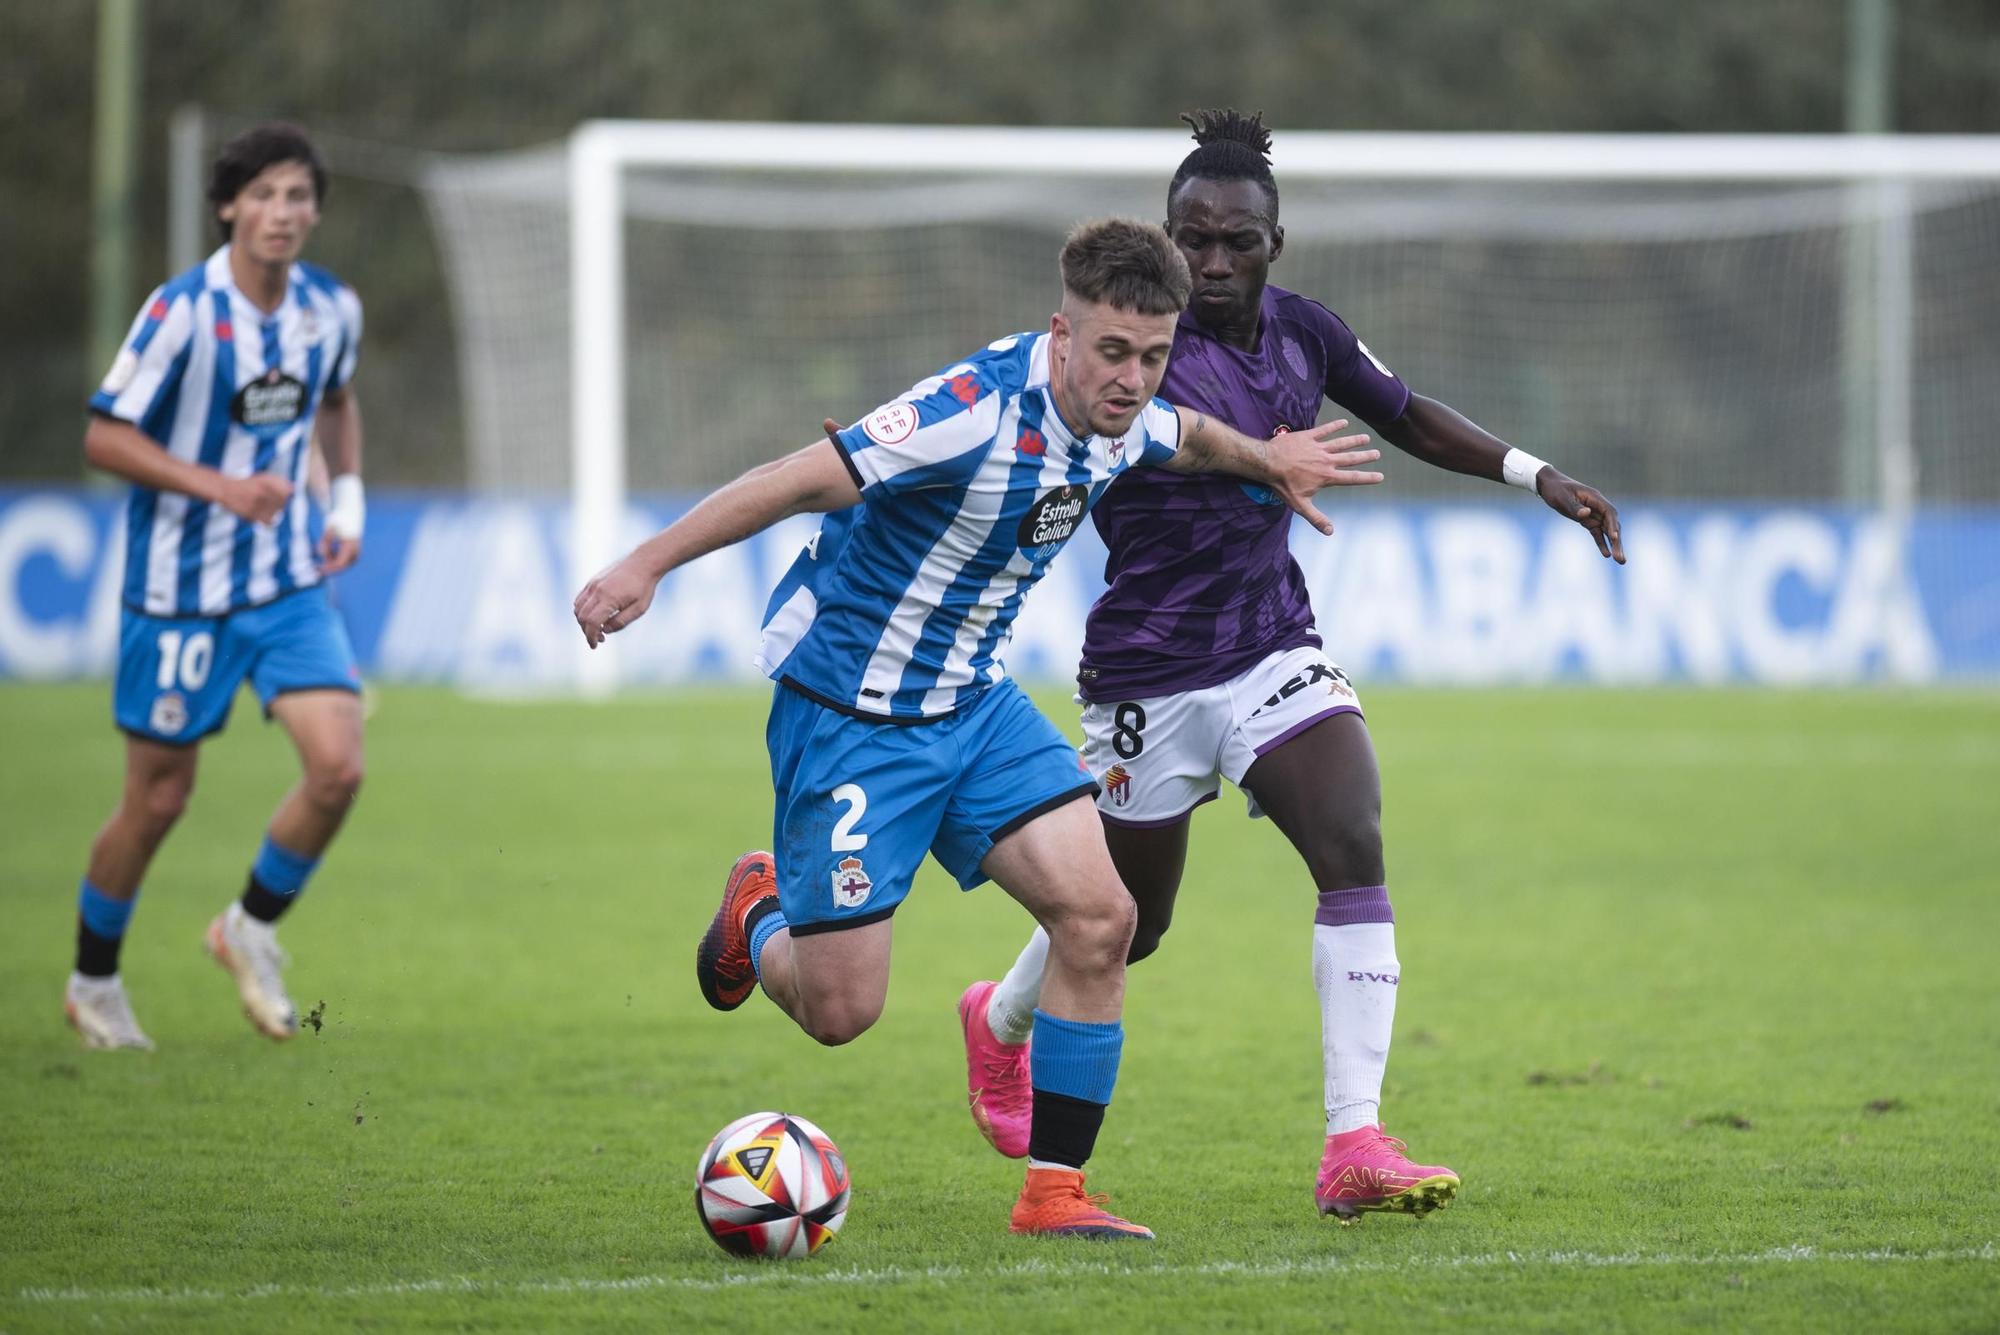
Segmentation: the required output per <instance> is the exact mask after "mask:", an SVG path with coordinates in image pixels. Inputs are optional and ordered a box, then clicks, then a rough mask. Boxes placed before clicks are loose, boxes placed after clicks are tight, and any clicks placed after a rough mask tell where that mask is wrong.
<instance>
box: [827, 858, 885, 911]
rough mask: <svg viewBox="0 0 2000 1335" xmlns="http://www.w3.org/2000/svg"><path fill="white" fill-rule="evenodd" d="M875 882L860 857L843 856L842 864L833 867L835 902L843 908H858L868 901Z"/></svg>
mask: <svg viewBox="0 0 2000 1335" xmlns="http://www.w3.org/2000/svg"><path fill="white" fill-rule="evenodd" d="M874 889H875V882H873V881H871V880H869V879H868V870H867V868H865V867H863V866H862V865H861V859H860V858H842V859H841V860H840V865H839V866H837V867H835V868H834V869H833V902H834V904H835V906H836V907H839V908H843V909H858V908H860V907H861V906H862V905H863V904H865V903H867V902H868V896H869V895H870V894H872V893H873V892H874Z"/></svg>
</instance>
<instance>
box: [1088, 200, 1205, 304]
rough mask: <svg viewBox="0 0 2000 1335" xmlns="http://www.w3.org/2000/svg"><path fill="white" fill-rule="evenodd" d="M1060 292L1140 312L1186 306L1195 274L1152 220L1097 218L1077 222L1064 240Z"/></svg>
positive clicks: (1192, 287) (1192, 288)
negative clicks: (1061, 290) (1149, 221)
mask: <svg viewBox="0 0 2000 1335" xmlns="http://www.w3.org/2000/svg"><path fill="white" fill-rule="evenodd" d="M1062 282H1063V291H1064V292H1065V293H1067V294H1068V295H1070V296H1073V297H1077V298H1080V299H1082V300H1084V301H1090V302H1098V303H1101V304H1103V305H1106V306H1115V307H1117V308H1118V309H1119V310H1124V311H1132V312H1134V313H1136V314H1139V315H1176V314H1179V313H1180V312H1181V311H1183V310H1186V309H1187V303H1188V294H1189V293H1191V292H1192V291H1193V290H1194V279H1193V277H1192V276H1190V275H1189V273H1188V267H1187V261H1186V260H1184V259H1182V258H1181V253H1180V251H1179V250H1178V249H1177V248H1176V247H1175V246H1174V243H1173V242H1172V241H1171V240H1169V239H1168V237H1167V234H1166V233H1165V232H1164V231H1162V230H1160V229H1159V228H1158V227H1155V226H1154V225H1153V224H1152V223H1143V222H1139V221H1136V220H1135V219H1132V218H1100V219H1098V220H1097V221H1096V222H1087V223H1083V224H1081V225H1079V226H1078V227H1077V229H1076V230H1075V231H1073V232H1071V233H1070V234H1069V239H1068V240H1067V241H1065V242H1063V248H1062Z"/></svg>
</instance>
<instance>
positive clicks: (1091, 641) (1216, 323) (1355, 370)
mask: <svg viewBox="0 0 2000 1335" xmlns="http://www.w3.org/2000/svg"><path fill="white" fill-rule="evenodd" d="M1183 119H1186V120H1187V121H1188V122H1189V124H1190V125H1191V126H1193V128H1194V131H1195V136H1194V137H1195V141H1196V144H1197V147H1196V148H1195V150H1194V151H1193V152H1192V153H1190V154H1188V156H1187V157H1186V159H1184V160H1183V162H1182V163H1181V166H1180V169H1179V171H1177V172H1176V173H1175V175H1174V179H1173V181H1172V183H1171V185H1170V186H1169V187H1168V191H1167V231H1168V233H1169V235H1170V236H1172V238H1173V240H1174V242H1175V244H1176V245H1177V246H1178V247H1179V249H1180V251H1181V253H1182V255H1183V256H1184V257H1185V258H1186V259H1187V262H1188V265H1189V268H1190V270H1191V271H1192V273H1193V279H1194V294H1193V300H1192V302H1191V303H1190V305H1189V308H1188V310H1187V312H1186V313H1185V314H1184V315H1183V316H1182V317H1181V319H1180V321H1179V325H1178V327H1177V329H1176V332H1175V338H1174V351H1173V358H1172V361H1171V363H1170V364H1169V366H1168V368H1167V374H1166V378H1165V380H1164V381H1163V382H1162V384H1161V393H1162V394H1163V395H1164V396H1166V397H1168V398H1170V399H1173V400H1174V401H1175V402H1179V403H1183V404H1187V405H1190V406H1193V407H1197V408H1200V409H1202V410H1203V411H1206V412H1211V413H1214V414H1216V415H1217V416H1219V417H1221V418H1222V419H1223V420H1224V421H1227V422H1229V423H1230V424H1231V425H1233V426H1236V427H1238V428H1240V429H1242V430H1243V431H1246V432H1248V433H1250V434H1251V435H1257V436H1271V435H1274V434H1278V433H1283V432H1286V431H1292V430H1297V429H1299V428H1301V427H1305V426H1308V425H1310V424H1311V423H1312V422H1313V421H1314V420H1315V419H1316V418H1317V416H1318V415H1319V408H1320V403H1321V400H1322V398H1327V399H1332V400H1334V401H1335V402H1337V403H1339V404H1341V405H1342V406H1343V407H1345V408H1347V409H1348V410H1350V411H1352V412H1353V413H1354V414H1355V415H1356V416H1357V417H1359V418H1361V419H1362V420H1364V421H1366V422H1368V423H1369V424H1370V426H1371V427H1373V428H1374V430H1375V431H1376V432H1377V433H1379V434H1380V435H1381V436H1383V437H1384V438H1386V439H1387V440H1389V441H1390V442H1391V443H1393V444H1395V445H1397V446H1399V447H1400V448H1402V449H1403V450H1405V451H1407V452H1408V453H1410V454H1412V455H1414V456H1415V457H1417V458H1419V459H1422V460H1423V461H1425V462H1426V463H1430V464H1435V465H1437V466H1438V467H1440V468H1448V469H1451V470H1453V471H1455V472H1460V473H1468V474H1471V475H1473V476H1475V477H1485V478H1490V479H1492V480H1494V481H1506V482H1510V483H1514V484H1516V485H1520V486H1523V487H1527V488H1530V489H1533V490H1535V491H1536V492H1537V494H1539V495H1540V496H1541V497H1542V499H1543V500H1544V501H1545V502H1547V504H1548V505H1549V506H1550V507H1551V508H1552V509H1554V510H1555V511H1556V512H1557V513H1558V514H1561V515H1563V516H1565V517H1566V518H1570V519H1573V520H1575V521H1576V522H1577V523H1579V524H1581V525H1582V526H1583V527H1584V528H1585V529H1586V530H1588V531H1589V532H1590V534H1591V536H1592V537H1593V538H1594V539H1595V540H1596V542H1597V545H1598V549H1599V550H1600V551H1601V552H1602V553H1603V554H1604V555H1605V556H1607V557H1612V558H1614V559H1616V560H1618V561H1619V562H1621V563H1622V562H1623V561H1624V559H1625V553H1624V547H1623V545H1622V543H1621V542H1620V538H1619V532H1618V515H1617V512H1616V511H1615V510H1614V509H1613V508H1612V506H1611V504H1610V502H1608V501H1606V500H1605V499H1604V497H1603V496H1602V495H1600V494H1599V493H1598V492H1596V491H1595V490H1593V489H1592V488H1590V487H1586V486H1583V485H1582V484H1580V483H1578V482H1575V481H1573V480H1572V479H1570V478H1568V477H1565V476H1564V475H1563V474H1562V473H1560V472H1559V471H1557V470H1556V469H1554V468H1552V467H1550V466H1549V465H1547V464H1544V463H1543V462H1542V461H1541V460H1539V459H1535V458H1533V457H1532V456H1530V455H1527V454H1525V453H1524V452H1523V451H1520V450H1516V449H1513V448H1511V447H1509V446H1508V445H1507V443H1506V442H1504V441H1502V440H1499V439H1498V438H1496V437H1494V436H1492V435H1489V434H1488V433H1487V432H1485V431H1483V430H1481V429H1480V428H1479V427H1477V426H1475V425H1473V424H1472V423H1471V422H1469V421H1467V420H1466V419H1465V418H1463V417H1461V416H1459V415H1458V414H1457V413H1455V412H1453V411H1452V410H1451V409H1450V408H1448V407H1446V406H1445V405H1444V404H1441V403H1438V402H1436V401H1434V400H1431V399H1427V398H1424V397H1422V396H1421V395H1416V394H1412V393H1411V392H1410V391H1409V390H1408V389H1407V388H1406V387H1405V386H1404V384H1403V383H1402V381H1401V380H1400V379H1398V378H1397V377H1396V376H1395V375H1394V374H1392V373H1391V372H1390V371H1389V369H1388V368H1387V367H1386V366H1383V365H1382V364H1381V362H1379V361H1378V360H1377V359H1376V358H1375V356H1374V354H1373V353H1371V352H1369V350H1368V348H1367V347H1366V346H1365V345H1364V344H1363V343H1362V342H1361V341H1360V340H1359V339H1358V338H1356V337H1355V335H1354V333H1353V332H1352V331H1351V330H1349V329H1348V327H1347V326H1346V324H1344V323H1343V322H1342V321H1341V320H1340V319H1339V317H1337V316H1335V315H1334V314H1333V313H1332V312H1331V311H1329V310H1327V309H1326V308H1325V307H1324V306H1322V305H1320V304H1319V303H1318V302H1316V301H1312V300H1310V299H1308V298H1305V297H1302V296H1298V295H1295V294H1293V293H1290V292H1286V291H1284V290H1282V289H1280V288H1276V287H1272V286H1269V285H1268V284H1267V281H1266V280H1267V276H1268V271H1269V267H1270V264H1271V262H1272V261H1273V260H1275V259H1277V258H1278V256H1279V254H1280V253H1281V252H1282V251H1283V249H1284V239H1285V234H1284V229H1283V228H1281V227H1280V226H1279V225H1278V186H1277V182H1276V180H1275V179H1274V178H1273V177H1272V175H1271V168H1270V161H1269V151H1270V145H1271V137H1270V132H1269V131H1268V130H1266V129H1265V127H1264V125H1263V120H1262V117H1261V115H1257V116H1242V115H1239V114H1237V113H1236V112H1234V111H1223V112H1208V111H1205V112H1197V113H1195V114H1194V115H1193V116H1189V117H1184V118H1183ZM1273 501H1274V498H1273V497H1272V496H1271V495H1270V493H1269V492H1268V491H1267V490H1265V489H1263V488H1259V487H1255V486H1246V485H1243V484H1242V483H1240V482H1238V481H1237V480H1236V479H1234V478H1225V477H1214V476H1192V477H1188V476H1170V475H1166V474H1162V473H1159V472H1157V471H1156V472H1152V473H1147V474H1135V475H1133V476H1131V477H1129V478H1123V479H1120V480H1119V481H1118V483H1117V484H1116V485H1115V486H1113V487H1112V488H1111V490H1110V492H1109V493H1108V494H1107V495H1106V497H1105V499H1104V502H1103V504H1102V505H1101V506H1099V507H1098V509H1097V510H1096V511H1095V512H1094V518H1095V521H1096V523H1097V526H1098V530H1099V532H1100V533H1102V535H1103V537H1104V540H1105V545H1106V546H1107V547H1108V548H1109V549H1110V562H1109V568H1108V573H1109V582H1110V588H1109V589H1107V590H1106V592H1105V594H1104V596H1103V597H1102V598H1100V599H1099V600H1098V602H1097V605H1096V606H1095V607H1093V608H1092V609H1091V613H1090V619H1089V622H1088V624H1087V627H1086V631H1085V639H1084V649H1083V664H1082V668H1081V671H1080V672H1079V674H1078V681H1079V686H1080V692H1081V698H1082V699H1083V701H1085V702H1086V708H1085V710H1084V716H1083V724H1084V735H1085V739H1086V740H1085V746H1084V759H1085V762H1086V764H1087V765H1088V767H1089V769H1090V771H1091V773H1092V774H1093V775H1094V776H1095V777H1097V778H1098V780H1099V782H1100V785H1101V792H1100V796H1099V798H1098V810H1099V814H1100V816H1101V817H1102V818H1103V821H1104V825H1105V834H1106V837H1107V840H1108V843H1109V846H1110V850H1111V854H1112V859H1113V861H1114V863H1115V864H1116V866H1117V868H1118V872H1119V875H1120V876H1121V877H1122V878H1123V880H1124V882H1125V884H1126V885H1127V886H1128V887H1129V888H1130V889H1131V891H1132V893H1133V896H1134V897H1135V898H1136V900H1137V902H1138V914H1139V925H1138V930H1137V932H1136V933H1135V935H1134V938H1133V944H1132V954H1131V958H1132V960H1134V961H1136V960H1140V959H1144V958H1145V957H1146V956H1147V955H1149V954H1151V953H1152V952H1153V951H1154V950H1155V949H1157V948H1158V946H1159V943H1160V938H1161V936H1162V934H1164V933H1165V932H1166V930H1167V925H1168V923H1169V922H1170V921H1171V920H1172V917H1173V905H1174V897H1175V895H1176V893H1177V892H1178V890H1179V888H1180V881H1181V873H1182V869H1183V867H1184V866H1185V864H1186V858H1187V840H1188V817H1189V815H1190V813H1191V812H1192V811H1193V809H1194V808H1195V807H1196V806H1198V805H1200V804H1201V803H1203V802H1206V801H1208V800H1210V799H1212V798H1213V797H1215V796H1216V794H1217V792H1218V791H1219V785H1220V781H1221V779H1223V778H1227V779H1229V780H1230V782H1232V783H1235V784H1237V785H1238V786H1239V787H1240V788H1242V790H1243V791H1244V792H1245V793H1246V794H1247V795H1248V797H1249V800H1250V810H1251V813H1252V814H1253V815H1268V816H1269V817H1270V818H1271V819H1272V821H1273V822H1275V823H1276V824H1277V826H1278V828H1279V829H1280V830H1281V831H1283V832H1284V834H1285V837H1286V838H1287V839H1289V840H1291V842H1292V844H1293V846H1294V847H1296V848H1297V849H1298V851H1299V854H1300V856H1301V857H1302V858H1304V860H1305V863H1306V867H1307V870H1308V872H1309V874H1310V875H1311V876H1312V879H1313V882H1314V884H1315V886H1316V888H1317V890H1318V905H1317V909H1316V913H1315V917H1314V926H1313V929H1312V940H1313V946H1312V956H1313V981H1314V986H1315V988H1316V989H1317V991H1318V993H1319V1001H1320V1014H1321V1034H1322V1044H1323V1058H1324V1073H1325V1082H1326V1118H1327V1121H1326V1143H1325V1148H1324V1153H1323V1156H1322V1159H1321V1163H1320V1171H1319V1175H1318V1178H1317V1180H1316V1183H1315V1189H1314V1196H1315V1200H1316V1202H1317V1203H1318V1205H1319V1208H1320V1210H1321V1212H1322V1213H1328V1214H1337V1215H1339V1216H1341V1217H1342V1218H1343V1219H1352V1218H1354V1217H1357V1216H1358V1215H1359V1214H1360V1213H1361V1212H1363V1211H1368V1210H1402V1211H1408V1212H1412V1213H1423V1212H1425V1211H1428V1210H1430V1209H1433V1208H1435V1207H1436V1206H1438V1205H1441V1204H1444V1203H1446V1202H1448V1201H1449V1200H1450V1198H1451V1196H1452V1194H1453V1193H1454V1192H1456V1190H1457V1188H1458V1185H1459V1180H1458V1176H1457V1174H1455V1173H1453V1172H1452V1171H1451V1170H1450V1169H1448V1168H1445V1167H1442V1166H1439V1165H1424V1164H1416V1163H1412V1162H1411V1161H1410V1160H1409V1158H1408V1157H1407V1155H1406V1153H1405V1151H1404V1147H1403V1145H1402V1142H1400V1141H1397V1140H1394V1139H1392V1138H1390V1137H1389V1136H1387V1135H1386V1134H1385V1133H1384V1132H1383V1130H1382V1128H1381V1126H1380V1124H1379V1122H1380V1104H1381V1096H1382V1077H1383V1072H1384V1070H1385V1068H1386V1066H1387V1063H1388V1054H1389V1039H1390V1031H1391V1029H1392V1027H1393V1022H1394V1018H1395V1006H1396V994H1397V989H1398V987H1399V986H1400V983H1401V975H1402V966H1401V964H1400V963H1399V962H1398V960H1397V957H1396V945H1395V925H1394V924H1395V917H1394V914H1393V913H1392V912H1391V911H1390V906H1389V891H1388V886H1387V877H1386V874H1385V870H1384V863H1383V857H1382V837H1381V824H1380V817H1381V780H1380V777H1379V775H1378V774H1377V771H1376V765H1375V753H1374V749H1373V746H1372V745H1371V743H1370V741H1369V736H1368V729H1367V726H1366V725H1365V724H1364V723H1363V721H1362V715H1361V704H1360V700H1359V698H1358V697H1357V696H1356V694H1355V691H1354V688H1353V685H1352V683H1350V682H1349V681H1348V679H1347V675H1346V674H1345V673H1344V672H1342V671H1341V670H1340V668H1338V667H1337V666H1335V665H1334V664H1333V663H1332V662H1331V661H1329V660H1328V658H1327V657H1326V655H1325V654H1324V653H1323V652H1322V651H1321V649H1320V640H1319V636H1318V634H1317V633H1316V632H1315V630H1314V620H1313V613H1312V607H1311V605H1310V603H1309V602H1308V601H1307V598H1306V590H1305V579H1304V576H1303V575H1302V574H1301V572H1300V571H1299V568H1298V565H1297V563H1296V562H1294V561H1293V560H1292V557H1291V553H1290V549H1289V545H1288V542H1287V536H1288V534H1289V532H1290V529H1291V522H1290V516H1289V515H1288V514H1287V513H1286V511H1285V510H1284V508H1283V507H1282V506H1279V505H1276V504H1274V503H1273ZM1046 952H1047V947H1046V943H1045V940H1044V936H1043V934H1042V933H1040V932H1037V933H1036V935H1035V937H1034V938H1033V939H1032V940H1031V941H1030V943H1029V945H1028V947H1027V948H1026V949H1025V950H1024V951H1023V952H1022V954H1021V957H1020V958H1019V959H1018V960H1017V961H1016V962H1015V964H1014V967H1013V968H1012V969H1011V970H1010V971H1009V972H1008V974H1007V975H1006V977H1005V978H1004V979H1002V980H1001V982H1000V983H998V984H997V985H996V984H994V983H990V982H983V983H975V984H973V986H972V987H970V988H968V989H967V990H966V993H965V995H964V997H962V998H961V999H960V1002H959V1016H960V1020H961V1023H962V1025H963V1027H964V1032H965V1042H966V1058H967V1081H968V1089H969V1092H970V1102H971V1107H972V1114H973V1120H974V1121H975V1122H976V1123H977V1124H978V1125H979V1127H980V1130H981V1131H982V1132H983V1133H984V1134H985V1135H986V1137H987V1139H988V1140H990V1141H991V1142H992V1143H993V1145H994V1146H995V1148H997V1149H999V1150H1001V1152H1002V1153H1006V1154H1011V1155H1019V1154H1021V1153H1023V1152H1025V1135H1024V1133H1025V1126H1024V1121H1025V1110H1026V1106H1027V1103H1026V1099H1027V1095H1026V1090H1025V1082H1026V1076H1025V1072H1026V1070H1027V1068H1028V1065H1029V1063H1030V1061H1031V1060H1032V1058H1031V1053H1030V1048H1029V1045H1028V1040H1029V1038H1030V1027H1029V1026H1028V1025H1027V1024H1026V1023H1024V1020H1023V1017H1024V1016H1025V1015H1027V1014H1029V1013H1031V1012H1032V1010H1033V1007H1034V1004H1035V997H1036V995H1037V993H1038V989H1039V987H1040V978H1041V975H1042V971H1043V963H1042V961H1043V959H1044V957H1045V955H1046Z"/></svg>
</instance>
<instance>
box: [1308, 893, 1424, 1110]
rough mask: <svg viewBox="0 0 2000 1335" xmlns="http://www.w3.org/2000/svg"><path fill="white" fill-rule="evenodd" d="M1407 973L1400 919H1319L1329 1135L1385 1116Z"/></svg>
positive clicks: (1316, 957)
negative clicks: (1399, 947) (1392, 1038)
mask: <svg viewBox="0 0 2000 1335" xmlns="http://www.w3.org/2000/svg"><path fill="white" fill-rule="evenodd" d="M1401 974H1402V966H1401V965H1400V964H1398V963H1397V961H1396V925H1395V924H1394V923H1389V922H1358V923H1350V924H1347V925H1346V926H1341V927H1329V926H1326V925H1325V924H1323V923H1315V924H1313V988H1314V989H1315V990H1316V991H1317V992H1318V993H1319V1023H1320V1040H1321V1048H1322V1050H1323V1052H1324V1054H1325V1062H1326V1133H1327V1134H1328V1135H1329V1136H1337V1135H1339V1134H1340V1133H1341V1132H1343V1131H1355V1130H1359V1129H1360V1128H1362V1127H1364V1126H1373V1125H1375V1123H1377V1122H1378V1121H1380V1120H1381V1109H1382V1073H1383V1071H1385V1070H1386V1069H1388V1065H1389V1032H1390V1030H1392V1029H1393V1028H1395V1024H1396V987H1397V983H1398V982H1399V980H1400V976H1401Z"/></svg>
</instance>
